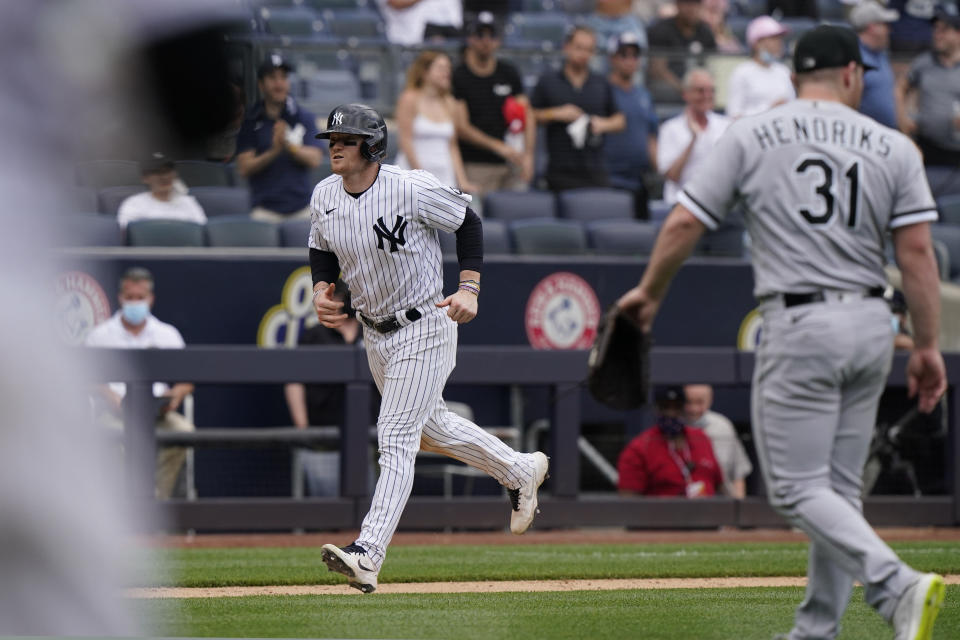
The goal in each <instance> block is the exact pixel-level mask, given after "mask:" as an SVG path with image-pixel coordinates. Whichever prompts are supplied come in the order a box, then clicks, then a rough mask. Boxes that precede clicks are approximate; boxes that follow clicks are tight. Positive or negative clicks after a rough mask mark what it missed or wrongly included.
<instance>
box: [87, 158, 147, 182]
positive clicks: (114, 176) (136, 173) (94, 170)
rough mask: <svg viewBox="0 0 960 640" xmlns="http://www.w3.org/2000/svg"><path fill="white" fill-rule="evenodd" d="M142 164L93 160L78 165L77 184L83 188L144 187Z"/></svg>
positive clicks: (128, 161) (127, 161) (125, 161)
mask: <svg viewBox="0 0 960 640" xmlns="http://www.w3.org/2000/svg"><path fill="white" fill-rule="evenodd" d="M142 178H143V174H141V173H140V163H139V162H136V161H133V160H91V161H90V162H81V163H79V164H78V165H77V184H78V185H80V186H81V187H94V188H95V189H103V188H104V187H126V186H130V185H142V184H143V180H142Z"/></svg>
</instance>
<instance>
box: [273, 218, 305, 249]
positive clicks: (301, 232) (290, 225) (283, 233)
mask: <svg viewBox="0 0 960 640" xmlns="http://www.w3.org/2000/svg"><path fill="white" fill-rule="evenodd" d="M309 233H310V221H309V220H306V219H303V218H301V219H299V220H287V221H286V222H281V223H280V246H281V247H300V248H303V247H306V246H307V235H308V234H309Z"/></svg>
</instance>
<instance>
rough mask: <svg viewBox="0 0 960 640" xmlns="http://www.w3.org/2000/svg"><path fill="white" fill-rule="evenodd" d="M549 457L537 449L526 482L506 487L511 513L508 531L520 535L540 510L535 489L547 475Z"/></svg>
mask: <svg viewBox="0 0 960 640" xmlns="http://www.w3.org/2000/svg"><path fill="white" fill-rule="evenodd" d="M549 466H550V459H549V458H548V457H547V456H545V455H543V454H542V453H540V452H539V451H537V452H536V453H534V454H533V475H532V476H531V478H530V480H529V481H528V482H525V483H524V484H522V485H520V487H519V488H517V489H508V490H507V494H508V495H509V496H510V503H511V504H512V505H513V513H511V514H510V531H512V532H514V533H515V534H516V535H520V534H521V533H523V532H524V531H526V530H527V529H528V528H529V527H530V524H531V523H532V522H533V516H535V515H536V514H537V513H539V512H540V510H539V509H537V489H539V488H540V485H541V484H543V481H544V480H545V479H546V477H547V468H549Z"/></svg>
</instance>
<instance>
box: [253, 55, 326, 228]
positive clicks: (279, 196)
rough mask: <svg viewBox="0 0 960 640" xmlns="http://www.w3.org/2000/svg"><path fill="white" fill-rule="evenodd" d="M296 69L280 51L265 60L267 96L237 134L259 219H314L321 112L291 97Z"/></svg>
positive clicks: (262, 81)
mask: <svg viewBox="0 0 960 640" xmlns="http://www.w3.org/2000/svg"><path fill="white" fill-rule="evenodd" d="M292 70H293V67H291V66H290V64H289V63H288V62H287V61H286V60H284V59H283V58H282V57H281V56H280V54H277V53H273V54H271V55H269V56H268V57H267V59H266V60H264V61H263V63H262V64H261V65H260V67H259V69H258V70H257V86H258V87H259V88H260V95H261V96H263V98H262V100H260V101H259V102H257V103H256V104H255V105H253V107H252V108H251V109H250V112H249V113H247V116H246V118H245V119H244V121H243V124H242V125H241V126H240V133H239V134H238V135H237V170H238V171H239V172H240V175H242V176H243V177H244V178H247V180H248V181H249V183H250V196H251V200H252V204H253V210H252V211H251V213H250V215H251V217H252V218H254V219H255V220H265V221H267V222H283V221H285V220H291V219H294V218H309V217H310V207H309V204H310V194H311V193H312V192H313V186H314V185H313V184H312V183H311V180H310V170H311V169H315V168H316V167H318V166H320V161H321V160H322V158H323V151H321V149H320V141H319V140H317V139H316V138H315V137H314V136H316V134H317V124H316V116H314V115H313V114H312V113H310V112H308V111H305V110H303V109H302V108H301V107H300V105H298V104H297V103H296V102H295V101H294V99H293V98H292V97H291V96H290V78H289V73H290V72H291V71H292Z"/></svg>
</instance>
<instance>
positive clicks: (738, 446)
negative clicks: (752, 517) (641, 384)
mask: <svg viewBox="0 0 960 640" xmlns="http://www.w3.org/2000/svg"><path fill="white" fill-rule="evenodd" d="M683 392H684V394H685V396H686V404H685V405H684V414H685V415H686V419H687V423H688V424H690V425H691V426H693V427H698V428H700V429H703V432H704V433H705V434H706V435H707V437H708V438H710V444H711V446H712V447H713V455H714V457H715V458H716V459H717V464H718V465H720V471H721V472H722V474H723V492H724V493H725V494H726V495H728V496H730V497H731V498H736V499H738V500H742V499H743V497H744V496H746V495H747V484H746V477H747V476H748V475H750V472H751V471H753V465H752V464H751V463H750V458H749V457H748V456H747V452H746V450H744V448H743V444H742V443H741V442H740V438H739V437H738V436H737V430H736V428H735V427H734V426H733V423H732V422H730V419H729V418H727V417H726V416H723V415H721V414H719V413H717V412H715V411H711V410H710V407H711V405H712V404H713V387H711V386H710V385H708V384H688V385H686V386H685V387H684V388H683Z"/></svg>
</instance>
